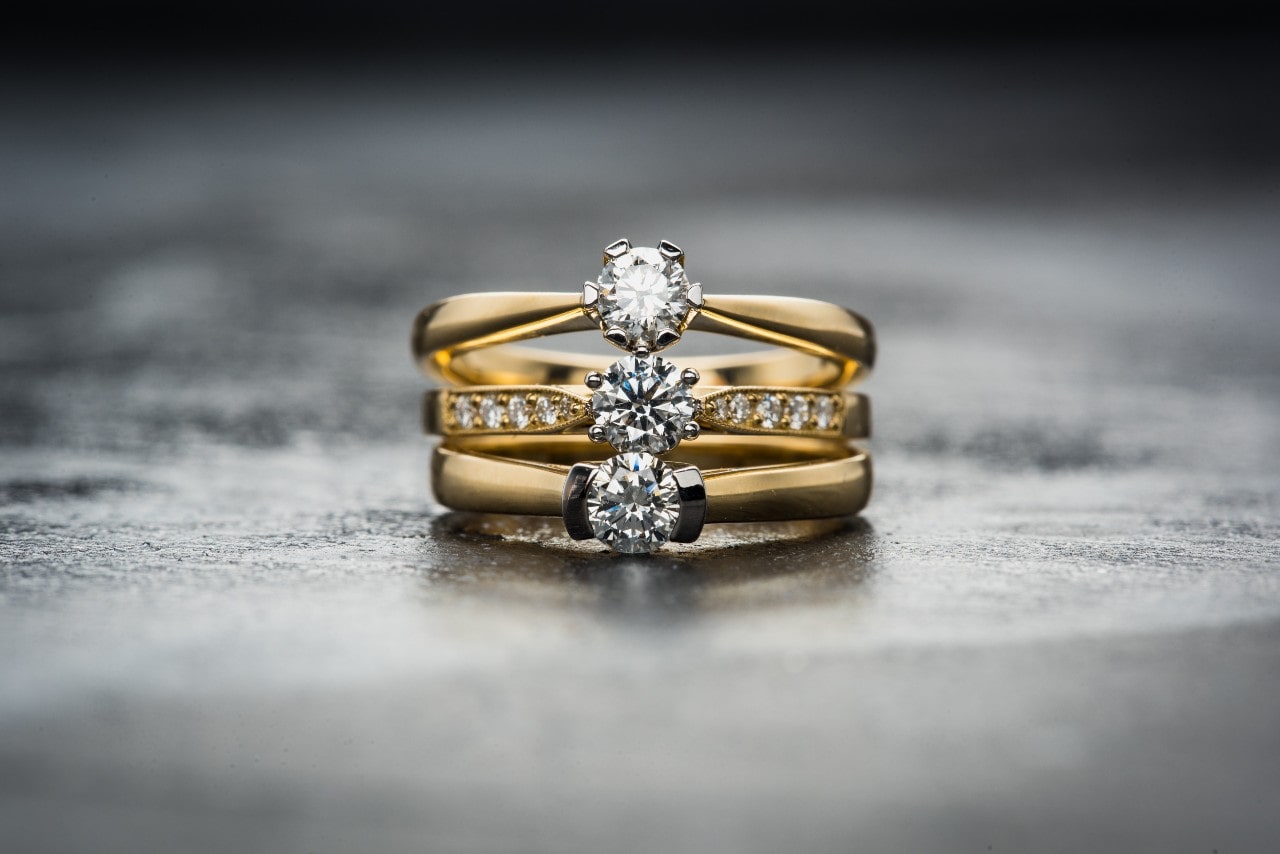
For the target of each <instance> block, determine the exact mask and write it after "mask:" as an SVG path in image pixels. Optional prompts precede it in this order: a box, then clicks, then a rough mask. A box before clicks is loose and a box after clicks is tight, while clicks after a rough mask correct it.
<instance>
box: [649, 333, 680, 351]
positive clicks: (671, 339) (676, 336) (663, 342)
mask: <svg viewBox="0 0 1280 854" xmlns="http://www.w3.org/2000/svg"><path fill="white" fill-rule="evenodd" d="M679 340H680V333H679V332H676V331H675V330H674V329H664V330H662V331H661V332H659V333H658V339H657V341H656V342H655V343H656V344H657V345H658V349H659V350H663V349H665V348H667V347H670V346H671V345H672V344H674V343H676V342H677V341H679Z"/></svg>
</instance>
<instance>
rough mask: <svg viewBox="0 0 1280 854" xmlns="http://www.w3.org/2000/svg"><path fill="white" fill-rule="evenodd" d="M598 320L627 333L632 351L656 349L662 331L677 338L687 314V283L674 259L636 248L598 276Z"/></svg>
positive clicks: (644, 248)
mask: <svg viewBox="0 0 1280 854" xmlns="http://www.w3.org/2000/svg"><path fill="white" fill-rule="evenodd" d="M598 283H599V285H600V301H599V303H598V306H599V311H600V318H601V320H602V321H603V322H604V327H605V328H606V329H609V328H611V327H618V328H620V329H622V331H624V332H626V333H627V338H628V343H629V345H630V346H632V347H648V348H649V349H654V348H655V347H656V346H657V343H658V336H659V335H661V334H662V333H663V332H665V331H668V330H669V331H671V332H676V333H679V332H680V331H681V327H682V325H683V324H684V321H685V317H686V316H687V315H688V313H689V277H688V275H687V274H686V273H685V271H684V267H683V266H682V265H681V264H680V262H678V261H676V260H675V259H674V258H666V257H664V256H663V255H662V253H660V252H659V251H658V250H657V249H652V248H649V247H644V246H640V247H636V248H634V249H632V250H631V251H629V252H626V253H624V254H622V255H619V256H618V257H617V258H613V259H611V260H610V261H609V263H608V264H606V265H605V267H604V269H603V270H601V271H600V278H599V280H598Z"/></svg>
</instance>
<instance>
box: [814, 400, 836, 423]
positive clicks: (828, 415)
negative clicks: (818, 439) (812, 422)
mask: <svg viewBox="0 0 1280 854" xmlns="http://www.w3.org/2000/svg"><path fill="white" fill-rule="evenodd" d="M814 409H815V410H816V411H817V418H818V429H819V430H828V429H830V428H831V425H832V424H834V423H835V420H836V399H835V398H834V397H832V396H831V395H829V394H824V395H822V396H821V397H819V398H818V402H817V405H816V406H815V407H814Z"/></svg>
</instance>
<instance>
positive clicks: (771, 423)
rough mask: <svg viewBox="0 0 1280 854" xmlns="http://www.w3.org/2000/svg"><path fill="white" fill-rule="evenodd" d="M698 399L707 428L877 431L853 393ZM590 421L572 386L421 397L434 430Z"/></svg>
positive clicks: (566, 427)
mask: <svg viewBox="0 0 1280 854" xmlns="http://www.w3.org/2000/svg"><path fill="white" fill-rule="evenodd" d="M588 394H589V393H588ZM699 403H700V407H701V409H700V412H699V414H698V417H697V423H698V425H699V426H700V427H701V428H702V430H703V431H705V432H711V433H730V434H741V435H765V436H816V437H823V438H842V437H843V438H845V439H865V438H867V437H868V436H870V435H871V401H870V400H869V399H868V398H867V397H866V395H862V394H855V393H853V392H836V391H824V390H821V389H811V388H780V387H776V386H763V387H761V386H745V387H738V388H702V387H701V386H699ZM592 421H593V416H592V414H591V398H590V397H589V396H588V395H587V394H581V393H579V392H578V391H577V390H575V389H573V388H571V387H569V386H468V387H464V388H448V389H431V390H429V391H427V392H426V393H425V394H424V395H423V397H422V427H423V431H424V432H425V433H427V434H428V435H441V436H472V435H480V434H491V435H498V434H519V435H537V434H555V433H579V432H583V431H585V430H586V428H587V426H588V425H589V424H591V423H592Z"/></svg>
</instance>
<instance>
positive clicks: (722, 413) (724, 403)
mask: <svg viewBox="0 0 1280 854" xmlns="http://www.w3.org/2000/svg"><path fill="white" fill-rule="evenodd" d="M716 418H719V419H720V420H721V421H732V420H733V416H732V415H731V414H730V413H729V395H727V394H722V395H720V396H719V397H717V398H716Z"/></svg>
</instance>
